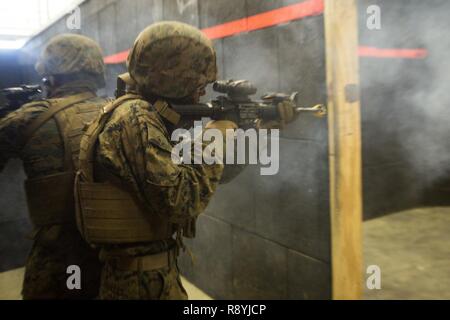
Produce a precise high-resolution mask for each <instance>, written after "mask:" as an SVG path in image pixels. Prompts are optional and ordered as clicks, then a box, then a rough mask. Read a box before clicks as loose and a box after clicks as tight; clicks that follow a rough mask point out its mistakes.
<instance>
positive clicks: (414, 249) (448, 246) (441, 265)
mask: <svg viewBox="0 0 450 320" xmlns="http://www.w3.org/2000/svg"><path fill="white" fill-rule="evenodd" d="M363 231H364V261H365V265H366V266H368V265H378V266H379V267H380V269H381V289H380V290H368V289H367V287H366V286H365V285H364V287H365V288H366V289H365V292H364V297H365V298H366V299H450V208H449V207H445V208H439V207H436V208H424V209H414V210H408V211H403V212H399V213H395V214H392V215H388V216H385V217H381V218H378V219H374V220H370V221H367V222H365V223H364V224H363Z"/></svg>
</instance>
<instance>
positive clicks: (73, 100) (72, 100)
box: [21, 92, 95, 146]
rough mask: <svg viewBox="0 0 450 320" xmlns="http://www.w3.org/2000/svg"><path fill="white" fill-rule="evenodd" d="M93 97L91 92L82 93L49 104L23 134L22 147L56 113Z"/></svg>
mask: <svg viewBox="0 0 450 320" xmlns="http://www.w3.org/2000/svg"><path fill="white" fill-rule="evenodd" d="M93 97H95V94H94V93H92V92H83V93H80V94H77V95H73V96H70V97H67V98H64V99H57V100H54V101H51V102H50V107H49V108H48V109H47V111H45V112H43V113H41V114H40V115H39V116H38V117H37V118H36V119H35V120H34V121H33V122H32V123H31V124H30V125H29V126H28V127H27V128H26V129H25V131H24V132H23V135H22V141H21V143H22V145H23V146H24V145H26V144H27V143H28V141H30V139H31V137H32V136H33V135H34V134H35V133H36V131H37V130H39V128H41V127H42V126H43V125H44V124H45V123H46V122H47V121H48V120H50V119H51V118H52V117H53V116H54V115H55V114H57V113H58V112H60V111H62V110H64V109H66V108H68V107H70V106H72V105H74V104H77V103H79V102H82V101H84V100H87V99H90V98H93Z"/></svg>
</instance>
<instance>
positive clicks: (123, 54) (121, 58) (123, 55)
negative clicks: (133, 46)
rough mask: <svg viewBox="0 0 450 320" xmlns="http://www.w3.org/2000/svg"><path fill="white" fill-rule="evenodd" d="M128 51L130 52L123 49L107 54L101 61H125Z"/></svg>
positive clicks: (113, 62) (108, 62) (112, 62)
mask: <svg viewBox="0 0 450 320" xmlns="http://www.w3.org/2000/svg"><path fill="white" fill-rule="evenodd" d="M129 52H130V50H125V51H122V52H119V53H116V54H113V55H110V56H107V57H105V58H103V61H104V62H105V63H106V64H116V63H122V62H125V61H127V58H128V53H129Z"/></svg>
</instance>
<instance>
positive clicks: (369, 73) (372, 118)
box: [359, 0, 450, 219]
mask: <svg viewBox="0 0 450 320" xmlns="http://www.w3.org/2000/svg"><path fill="white" fill-rule="evenodd" d="M369 5H378V6H379V7H380V9H381V29H380V30H369V29H368V28H367V27H366V19H367V14H366V8H367V7H368V6H369ZM448 12H450V2H449V1H446V0H430V1H426V2H425V1H421V0H396V1H389V0H362V1H359V33H360V36H359V37H360V44H361V45H365V46H373V47H378V48H425V49H427V50H428V52H429V55H428V56H427V57H426V58H425V59H396V58H386V59H380V58H361V59H360V76H361V108H362V109H361V118H362V119H361V120H362V146H363V149H362V155H363V179H364V183H363V187H364V189H363V194H364V215H365V218H366V219H369V218H373V217H377V216H380V215H383V214H386V213H390V212H396V211H400V210H404V209H407V208H412V207H417V206H423V205H429V206H430V205H439V204H440V205H449V204H450V139H449V138H448V137H449V136H450V126H449V125H448V124H449V123H450V108H449V105H450V94H449V93H448V82H449V80H450V76H449V70H450V61H449V59H448V50H449V49H450V37H449V36H448V30H450V20H449V19H448V17H447V15H448Z"/></svg>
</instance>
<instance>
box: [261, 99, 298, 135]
mask: <svg viewBox="0 0 450 320" xmlns="http://www.w3.org/2000/svg"><path fill="white" fill-rule="evenodd" d="M295 108H296V104H295V103H294V102H293V101H291V100H284V101H282V102H280V103H278V105H277V109H278V114H279V116H280V118H279V120H268V121H265V120H258V122H257V128H260V129H284V127H285V126H286V125H287V124H289V123H291V122H293V121H294V120H295V119H297V116H298V113H296V112H295Z"/></svg>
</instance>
